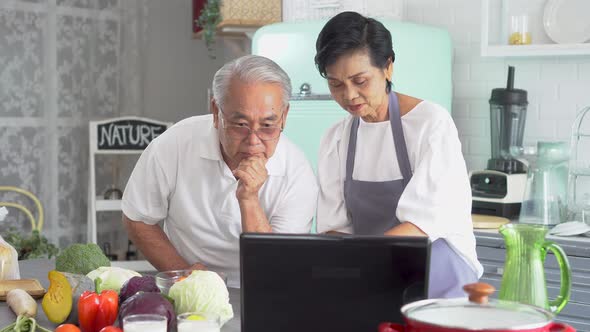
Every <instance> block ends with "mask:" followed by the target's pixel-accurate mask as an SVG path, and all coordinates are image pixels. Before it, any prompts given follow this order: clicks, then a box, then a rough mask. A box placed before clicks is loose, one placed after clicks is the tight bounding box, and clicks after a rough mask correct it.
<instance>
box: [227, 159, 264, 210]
mask: <svg viewBox="0 0 590 332" xmlns="http://www.w3.org/2000/svg"><path fill="white" fill-rule="evenodd" d="M266 161H267V159H266V158H265V157H264V156H252V157H249V158H247V159H243V160H242V161H240V164H239V165H238V167H237V168H236V169H235V170H233V174H234V176H235V177H236V178H237V179H238V189H237V190H236V197H237V198H238V201H240V202H246V201H254V202H255V201H258V191H259V190H260V188H261V187H262V185H263V184H264V182H266V179H268V171H267V170H266Z"/></svg>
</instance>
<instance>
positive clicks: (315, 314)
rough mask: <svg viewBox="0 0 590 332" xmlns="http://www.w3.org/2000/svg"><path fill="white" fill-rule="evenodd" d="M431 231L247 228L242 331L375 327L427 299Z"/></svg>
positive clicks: (398, 319)
mask: <svg viewBox="0 0 590 332" xmlns="http://www.w3.org/2000/svg"><path fill="white" fill-rule="evenodd" d="M429 256H430V241H429V240H428V238H426V237H386V236H358V235H341V236H336V235H285V234H248V233H245V234H242V236H241V238H240V260H241V264H240V269H241V290H242V296H241V301H242V303H241V313H242V331H243V332H265V331H273V332H275V331H281V332H290V331H293V332H295V331H297V332H301V331H376V330H377V326H378V324H379V323H380V322H383V321H391V322H398V323H402V322H403V320H402V316H401V313H400V308H401V306H402V305H404V304H407V303H409V302H413V301H417V300H420V299H424V298H426V294H427V287H428V285H427V280H428V278H427V276H428V266H429V264H428V262H429Z"/></svg>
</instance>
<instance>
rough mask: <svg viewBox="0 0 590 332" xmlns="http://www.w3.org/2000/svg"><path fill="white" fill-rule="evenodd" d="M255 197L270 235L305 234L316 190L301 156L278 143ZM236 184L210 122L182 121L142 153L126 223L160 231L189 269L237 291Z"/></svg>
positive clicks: (127, 199)
mask: <svg viewBox="0 0 590 332" xmlns="http://www.w3.org/2000/svg"><path fill="white" fill-rule="evenodd" d="M266 168H267V171H268V179H267V181H266V182H265V184H264V185H263V186H262V188H261V189H260V192H259V197H260V202H261V205H262V208H263V210H264V212H265V215H266V216H267V218H268V220H269V222H270V225H271V227H272V229H273V232H278V233H309V232H310V229H311V223H312V218H313V217H314V215H315V208H316V203H317V194H318V186H317V182H316V178H315V175H314V173H313V170H312V168H311V166H310V164H309V162H308V161H307V159H306V158H305V156H304V154H303V152H302V151H301V150H300V149H299V148H298V147H297V146H295V145H294V144H293V143H292V142H291V141H289V140H288V139H287V138H286V137H285V136H284V135H281V138H280V140H279V142H278V144H277V147H276V150H275V153H274V155H273V156H272V157H271V158H270V159H269V160H268V162H267V164H266ZM237 185H238V181H237V180H236V179H235V177H234V176H233V174H232V172H231V170H230V169H229V167H228V166H227V165H226V163H225V162H224V160H223V157H222V154H221V150H220V143H219V137H218V132H217V129H215V127H214V126H213V116H212V115H203V116H194V117H190V118H187V119H185V120H182V121H180V122H178V123H177V124H175V125H174V126H172V127H171V128H169V129H168V130H166V132H164V133H163V134H162V135H160V136H159V137H158V138H156V139H155V140H154V141H153V142H152V143H151V144H150V145H149V146H148V147H147V148H146V150H145V151H144V152H143V153H142V155H141V157H140V158H139V161H138V162H137V164H136V166H135V169H134V170H133V173H132V174H131V177H130V179H129V182H128V183H127V187H126V188H125V192H124V194H123V202H122V209H123V213H125V215H126V216H127V217H129V218H130V219H132V220H136V221H143V222H145V223H147V224H157V223H159V222H162V223H163V229H164V231H165V233H166V234H167V235H168V238H169V239H170V242H171V243H172V244H173V245H174V247H175V248H176V250H177V251H178V252H179V254H180V255H181V256H182V257H183V258H184V259H185V260H186V261H187V262H188V263H189V264H193V263H197V262H200V263H203V264H205V265H206V266H207V267H209V268H210V269H211V270H214V271H219V272H223V273H225V274H226V275H227V276H228V285H229V286H231V287H238V286H239V280H240V279H239V237H240V234H241V233H242V224H241V215H240V209H239V206H238V200H237V198H236V189H237Z"/></svg>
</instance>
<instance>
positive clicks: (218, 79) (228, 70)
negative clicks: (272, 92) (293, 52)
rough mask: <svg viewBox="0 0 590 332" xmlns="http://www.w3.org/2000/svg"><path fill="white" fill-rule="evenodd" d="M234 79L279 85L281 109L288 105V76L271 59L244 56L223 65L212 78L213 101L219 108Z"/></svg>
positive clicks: (289, 92)
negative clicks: (281, 98) (281, 97)
mask: <svg viewBox="0 0 590 332" xmlns="http://www.w3.org/2000/svg"><path fill="white" fill-rule="evenodd" d="M234 77H235V78H238V79H240V80H241V81H243V82H245V83H276V84H280V85H281V88H282V89H283V107H286V106H287V105H288V104H289V98H290V97H291V79H290V78H289V75H287V73H286V72H285V71H284V70H283V69H282V68H281V67H280V66H279V65H278V64H276V62H274V61H272V60H271V59H268V58H265V57H263V56H259V55H246V56H243V57H240V58H237V59H235V60H232V61H230V62H228V63H227V64H225V65H223V67H221V68H220V69H219V70H218V71H217V72H216V73H215V76H213V85H212V91H213V99H214V100H215V103H216V104H217V105H218V106H220V107H221V108H223V103H224V101H225V98H226V96H225V93H226V92H227V91H229V84H230V82H231V80H232V78H234Z"/></svg>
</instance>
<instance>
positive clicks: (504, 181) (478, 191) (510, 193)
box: [470, 66, 528, 219]
mask: <svg viewBox="0 0 590 332" xmlns="http://www.w3.org/2000/svg"><path fill="white" fill-rule="evenodd" d="M527 105H528V100H527V92H526V91H525V90H521V89H515V88H514V67H512V66H509V67H508V80H507V84H506V88H496V89H493V90H492V95H491V98H490V123H491V126H490V129H491V130H490V134H491V143H492V156H491V158H490V159H489V160H488V165H487V169H485V170H483V171H473V172H471V173H470V183H471V193H472V199H473V204H472V210H471V212H472V213H474V214H484V215H492V216H499V217H505V218H508V219H514V218H518V215H519V213H520V207H521V204H522V201H523V196H524V191H525V185H526V180H527V173H526V172H527V165H526V164H525V162H523V159H522V158H520V156H521V155H522V151H523V146H522V141H523V134H524V125H525V121H526V109H527Z"/></svg>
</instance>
